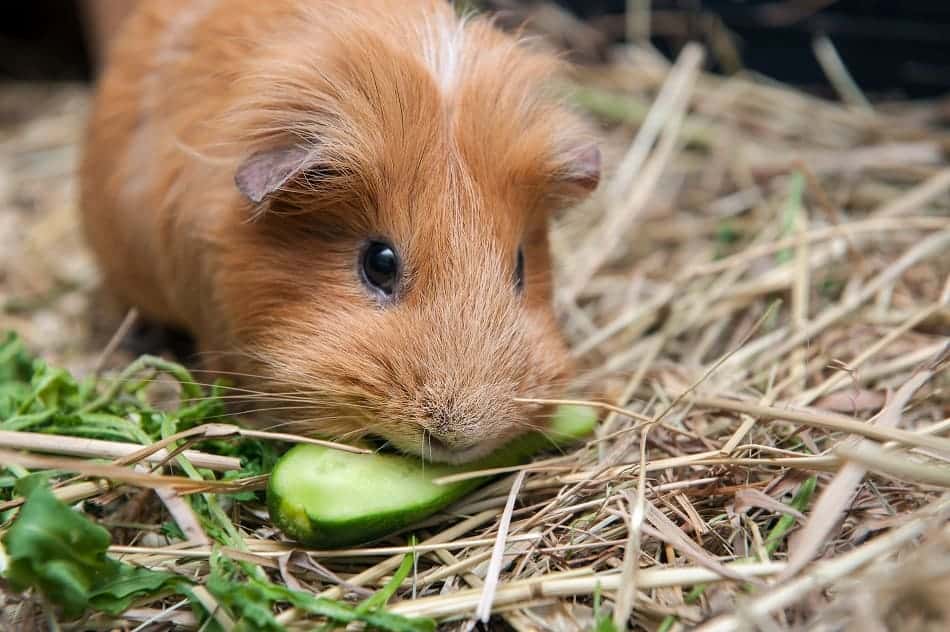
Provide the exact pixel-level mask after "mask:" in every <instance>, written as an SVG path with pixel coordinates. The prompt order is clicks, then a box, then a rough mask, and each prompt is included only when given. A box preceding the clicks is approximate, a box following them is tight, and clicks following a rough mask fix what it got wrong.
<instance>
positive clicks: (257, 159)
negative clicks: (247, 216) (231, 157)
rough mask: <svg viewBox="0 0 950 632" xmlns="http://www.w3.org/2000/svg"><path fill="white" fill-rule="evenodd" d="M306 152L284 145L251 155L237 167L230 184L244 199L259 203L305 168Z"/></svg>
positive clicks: (307, 157) (307, 152) (306, 161)
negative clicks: (232, 182)
mask: <svg viewBox="0 0 950 632" xmlns="http://www.w3.org/2000/svg"><path fill="white" fill-rule="evenodd" d="M310 153H311V152H310V151H308V150H306V149H303V148H301V147H297V146H287V147H278V148H277V149H267V150H264V151H259V152H257V153H254V154H251V155H250V156H249V157H248V158H246V159H245V160H244V162H242V163H241V164H240V165H239V166H238V169H237V172H236V173H235V174H234V183H235V184H236V185H237V188H238V190H239V191H240V192H241V194H242V195H244V197H245V198H247V199H248V200H249V201H251V202H253V203H254V204H260V203H261V202H263V201H264V199H265V198H267V197H268V196H269V195H271V194H273V193H275V192H276V191H278V190H280V188H281V187H283V186H284V185H285V184H287V182H289V181H290V180H292V179H293V178H294V177H295V176H297V175H299V174H300V173H301V172H302V171H303V170H304V169H305V168H306V167H307V163H308V160H309V158H310Z"/></svg>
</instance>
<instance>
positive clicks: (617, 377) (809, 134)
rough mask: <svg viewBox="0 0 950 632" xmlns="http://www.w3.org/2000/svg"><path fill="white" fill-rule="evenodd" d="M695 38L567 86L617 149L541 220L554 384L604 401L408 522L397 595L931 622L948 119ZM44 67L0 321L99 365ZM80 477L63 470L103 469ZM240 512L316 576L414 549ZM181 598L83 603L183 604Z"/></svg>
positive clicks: (678, 612)
mask: <svg viewBox="0 0 950 632" xmlns="http://www.w3.org/2000/svg"><path fill="white" fill-rule="evenodd" d="M825 54H826V55H828V54H830V53H829V52H828V51H825ZM701 57H702V52H701V51H700V50H699V49H697V48H692V47H690V48H687V49H686V50H685V51H684V52H683V53H682V55H681V57H680V58H679V59H678V60H677V61H676V63H674V64H672V65H671V64H670V63H669V62H667V61H666V60H664V59H662V58H661V57H659V56H658V55H657V54H655V53H654V52H652V51H650V50H647V49H642V48H641V49H628V50H623V51H619V52H618V53H617V54H616V55H615V59H614V61H612V62H611V63H609V64H605V65H601V66H597V67H587V68H584V69H581V70H580V71H578V73H577V76H576V77H575V78H574V80H575V83H574V84H573V85H570V86H566V87H565V89H566V90H567V91H568V92H569V93H570V94H571V95H572V98H573V99H574V100H575V101H576V102H577V103H578V105H579V107H580V108H581V109H583V110H585V111H587V112H588V113H589V114H590V115H591V117H592V119H594V120H596V121H598V122H599V123H600V125H601V126H602V129H603V132H604V136H605V138H606V139H607V140H606V145H605V155H606V157H607V164H608V165H612V166H613V168H614V171H615V172H614V173H613V175H612V177H610V178H609V179H608V181H607V182H606V185H605V186H602V187H601V188H600V189H599V191H598V193H597V195H596V196H595V197H594V198H593V199H592V200H590V201H589V202H588V203H586V204H584V205H583V206H582V207H580V208H577V209H573V210H572V211H570V212H566V213H563V214H562V215H561V216H559V217H558V218H557V220H556V225H555V227H554V231H553V250H554V253H555V258H556V261H557V274H558V277H559V283H558V288H559V292H558V296H557V303H558V309H559V312H560V314H561V315H562V319H563V323H564V328H565V331H566V332H567V335H568V337H569V339H570V341H571V347H572V350H573V355H574V357H575V359H576V360H577V362H578V364H579V365H580V367H581V374H580V378H579V380H578V386H577V388H576V389H575V392H574V393H573V394H574V395H575V396H576V395H577V393H583V394H584V397H585V398H588V399H590V400H596V401H597V402H599V403H601V404H603V407H604V410H605V416H604V421H603V424H602V426H601V428H600V431H599V434H598V437H597V438H596V439H595V440H593V441H591V442H589V443H588V444H587V445H585V446H583V447H579V448H578V449H577V450H575V451H573V452H571V453H570V454H567V455H564V456H562V457H559V458H556V459H551V460H546V461H539V462H537V463H535V464H533V465H532V466H529V467H528V468H523V471H515V470H508V471H507V472H505V473H504V476H502V477H501V478H500V479H499V480H498V481H497V482H494V483H492V484H490V485H488V486H487V487H485V488H483V489H482V490H480V491H478V492H477V493H475V494H473V495H472V496H471V497H469V498H467V499H465V500H464V501H462V502H460V503H459V504H457V505H456V506H454V507H452V508H451V509H449V510H447V511H445V512H443V513H440V514H438V515H437V516H434V517H433V518H431V519H429V520H427V521H426V522H425V523H424V524H423V525H421V526H420V527H419V528H418V529H417V530H416V533H417V534H418V535H419V536H420V543H419V545H418V546H416V547H415V548H416V550H417V551H418V552H419V554H420V559H419V561H418V565H417V568H416V569H414V571H413V573H412V574H411V575H410V577H409V578H408V579H406V580H405V582H404V583H403V585H402V587H401V588H400V589H399V591H398V592H397V595H396V597H395V599H394V600H393V601H391V602H390V608H389V609H390V611H392V612H396V613H402V614H411V615H422V616H434V617H438V618H439V619H440V620H442V621H443V622H445V625H446V628H447V629H452V628H453V626H463V627H464V626H466V625H467V624H468V622H470V621H472V620H473V617H474V616H475V614H476V612H478V610H477V609H478V608H480V607H481V608H488V607H490V608H491V611H492V612H493V619H492V624H493V625H494V624H496V623H497V624H498V625H501V623H502V622H504V623H505V624H507V625H509V626H511V627H512V628H514V629H517V630H535V629H558V630H573V629H590V628H591V627H592V626H593V625H594V616H595V612H594V604H595V601H598V600H599V602H600V607H599V611H598V613H597V614H598V615H599V619H600V620H601V621H602V622H604V621H607V620H610V619H611V618H613V619H614V620H616V621H617V622H619V623H624V622H627V621H629V622H630V623H631V625H632V626H633V627H634V628H635V629H645V630H657V629H662V630H673V629H683V628H684V627H692V626H698V629H702V630H733V629H740V628H743V627H761V628H763V629H792V628H796V629H803V628H808V629H832V628H834V629H845V628H848V629H850V628H851V627H857V626H872V627H873V629H902V630H903V629H911V627H908V626H912V627H913V629H932V630H938V629H939V630H943V629H948V628H950V608H948V605H947V603H946V601H947V600H946V595H947V586H948V583H947V582H948V581H950V527H948V526H947V518H948V516H950V497H948V495H947V494H946V491H945V490H946V488H947V486H948V474H947V472H948V471H950V470H948V459H950V438H948V437H947V435H948V433H950V378H948V372H947V370H946V369H947V364H948V359H950V358H948V353H950V346H948V345H950V342H948V336H950V195H948V191H950V166H948V164H947V161H946V160H945V155H944V152H945V150H946V148H947V147H948V146H950V134H948V133H947V131H946V129H945V128H941V127H940V125H939V123H940V122H939V118H938V117H939V114H938V113H935V112H931V111H929V110H926V109H924V108H922V107H921V106H920V105H919V104H901V103H889V104H884V105H881V104H873V105H869V104H867V103H866V102H865V101H863V100H862V99H863V98H862V99H859V98H858V97H857V96H854V95H852V97H853V100H854V101H855V102H856V103H857V105H855V106H853V107H848V106H844V105H840V104H836V103H831V102H826V101H821V100H818V99H815V98H812V97H810V96H808V95H805V94H802V93H800V92H796V91H794V90H791V89H789V88H786V87H783V86H781V85H776V84H775V83H772V82H769V81H767V80H765V79H762V78H760V77H750V76H745V75H742V74H740V75H736V76H733V77H729V78H722V77H714V76H711V75H707V74H704V73H702V72H700V71H699V68H700V60H701ZM832 66H833V64H832ZM848 89H852V87H849V88H848ZM35 91H36V88H23V87H20V86H6V87H4V88H3V91H2V94H3V95H4V99H5V100H4V102H3V111H4V112H5V113H9V112H13V111H14V110H16V107H15V106H14V105H12V104H14V103H19V104H20V105H21V106H23V111H21V112H19V114H18V116H11V115H10V114H5V116H4V121H7V122H4V123H2V125H3V127H2V138H3V150H2V152H0V161H2V162H3V164H2V165H0V166H2V168H0V174H3V175H2V178H0V204H2V206H3V207H4V209H3V213H2V214H0V221H2V222H3V225H4V228H3V230H2V231H0V238H2V240H3V247H2V248H0V253H2V254H0V257H2V260H0V261H2V267H0V274H2V276H0V299H2V300H3V302H4V305H5V308H4V311H3V312H2V314H0V327H2V328H13V329H15V330H18V331H20V332H21V333H22V334H23V335H24V336H25V337H26V339H27V341H28V343H29V344H30V345H31V346H32V347H33V348H34V349H37V350H39V351H40V353H41V354H43V355H44V356H46V357H47V358H50V359H53V360H54V361H57V362H62V363H65V364H66V365H68V366H70V367H71V368H73V369H74V370H76V371H78V372H90V371H92V370H94V368H95V367H96V366H97V362H98V357H99V352H100V351H101V349H102V348H103V347H104V346H105V343H106V341H107V340H108V338H109V332H106V333H105V334H103V335H100V336H99V337H98V338H97V337H95V336H90V332H89V331H88V330H86V329H85V327H84V325H82V324H81V323H82V319H81V316H82V315H83V314H85V313H87V312H86V311H85V310H87V309H90V305H93V304H94V303H95V301H94V300H93V298H91V297H92V294H91V291H92V288H93V287H94V284H95V279H94V276H93V274H92V273H91V272H90V270H89V268H88V265H87V264H88V261H87V258H86V255H85V254H84V253H83V252H82V251H81V250H80V248H81V247H80V246H79V245H78V244H77V243H76V241H75V240H76V237H75V234H74V231H75V215H74V208H73V202H72V197H71V194H72V189H73V183H72V180H71V179H70V177H69V176H70V175H71V167H70V165H72V164H73V161H74V157H75V146H76V141H77V139H78V134H79V130H80V124H81V120H82V113H83V102H84V99H83V94H82V91H81V89H79V88H75V87H58V88H55V89H52V88H51V89H50V90H49V91H48V92H47V94H46V97H45V98H46V99H47V101H45V102H44V103H46V104H48V107H39V108H37V107H36V105H35V104H36V101H37V96H36V94H35ZM9 121H13V122H12V123H11V122H9ZM618 166H619V167H618ZM124 360H126V358H123V357H122V356H121V354H120V355H119V356H118V357H117V358H116V359H115V363H120V362H122V361H124ZM570 395H571V394H570V393H565V397H567V396H570ZM84 454H87V453H84ZM45 458H47V459H48V458H50V457H45ZM41 460H42V459H41ZM44 462H45V461H44ZM92 470H95V472H93V474H96V473H98V471H99V470H96V469H95V468H91V469H90V471H92ZM127 471H128V470H127ZM149 476H151V475H149V474H138V475H135V476H132V475H131V474H129V475H128V476H127V478H128V479H134V481H133V482H136V483H141V484H146V483H143V482H142V481H143V480H144V479H147V478H148V477H149ZM155 476H156V477H157V476H159V474H155ZM812 477H814V478H815V482H816V483H817V491H816V492H815V497H814V498H812V499H811V501H810V502H809V499H808V493H807V488H808V486H809V485H810V484H811V483H812V481H811V478H812ZM176 480H177V479H176ZM182 480H185V479H182ZM256 483H257V484H259V483H260V481H256ZM156 484H157V483H156ZM74 485H84V486H85V487H83V489H82V490H78V491H79V492H80V496H71V497H70V498H71V499H73V500H76V499H77V498H81V497H86V498H89V497H93V498H95V497H96V496H97V495H103V494H109V493H111V492H110V491H107V488H105V487H103V486H98V487H97V483H96V481H95V480H90V481H86V482H79V483H75V484H74ZM209 490H210V491H214V489H213V488H211V487H204V488H201V491H209ZM512 490H514V492H512ZM803 490H804V491H803ZM74 491H77V490H74ZM515 496H517V497H516V498H515ZM793 497H794V498H793ZM510 498H511V499H515V500H514V504H509V503H508V501H509V499H510ZM506 504H508V506H507V508H506ZM796 504H799V505H801V506H796ZM261 516H262V514H261V507H260V506H259V505H257V504H256V503H243V504H240V505H237V506H235V507H234V508H233V511H232V513H231V517H232V519H233V520H234V523H235V525H236V526H237V527H238V529H240V530H241V531H240V533H241V535H242V536H243V538H244V540H243V542H244V544H245V548H244V550H240V551H239V550H236V549H231V550H227V551H226V553H227V554H228V555H232V556H234V558H235V559H241V560H246V561H251V562H253V563H256V564H259V565H260V566H261V568H263V569H265V570H266V572H267V573H268V574H269V575H270V576H271V577H272V578H273V579H275V580H276V581H279V582H282V583H285V584H287V585H290V586H294V587H299V588H301V589H304V590H308V591H311V592H313V593H315V594H319V595H323V596H327V597H332V598H343V599H348V600H352V599H358V598H362V596H363V594H364V592H362V591H361V589H371V590H375V589H376V588H378V587H380V586H383V585H385V584H386V582H387V581H388V580H389V579H390V578H391V577H392V575H393V573H394V571H395V569H396V568H397V567H398V566H399V564H400V562H401V560H402V556H403V554H404V553H405V552H406V551H407V550H408V549H407V548H406V547H405V542H406V540H405V535H402V536H395V537H393V538H390V539H389V540H387V541H385V542H382V543H376V544H374V545H373V546H372V547H364V548H360V549H355V550H350V551H342V552H341V551H335V552H321V551H299V550H298V549H295V548H294V547H293V545H292V544H290V543H286V542H284V541H282V540H281V539H280V536H279V534H277V533H275V532H274V530H273V529H271V528H269V527H267V526H266V521H264V522H262V520H261ZM802 516H804V518H802ZM182 520H183V521H186V522H187V520H188V518H187V515H186V514H185V517H183V518H182ZM194 526H195V525H191V527H192V528H194ZM197 528H198V530H199V531H200V526H198V527H197ZM499 529H501V530H500V531H499ZM143 533H146V531H143ZM145 539H146V540H147V545H139V544H137V543H136V544H131V545H125V544H123V545H116V546H114V547H113V553H114V554H116V555H119V554H121V555H122V557H123V559H124V560H126V561H129V562H134V563H136V564H141V565H146V566H150V567H155V568H161V567H174V568H175V569H176V570H177V571H178V572H180V573H186V574H188V575H189V576H192V577H198V578H201V577H202V576H203V574H205V573H207V571H208V557H209V556H210V554H211V549H210V548H209V546H208V545H207V544H203V545H200V544H199V545H193V546H190V547H184V546H182V544H181V543H172V542H169V541H168V540H167V538H164V537H159V536H157V535H155V534H154V533H150V534H149V537H147V538H145ZM205 542H207V540H205ZM496 574H497V575H496ZM740 579H741V580H742V581H738V580H740ZM496 580H497V581H496ZM201 594H202V595H203V596H204V598H206V599H207V600H209V609H214V599H213V597H212V596H211V595H210V594H208V593H201ZM412 596H415V599H412ZM6 598H7V600H8V601H10V600H14V601H15V600H17V599H19V597H17V596H14V595H10V594H7V595H6ZM184 604H185V602H184V601H181V600H178V599H166V600H156V601H153V602H151V603H141V604H136V606H135V607H134V608H133V609H131V610H129V611H127V612H126V613H125V614H124V615H122V616H121V617H118V618H109V617H105V616H104V615H96V616H94V617H92V618H91V619H89V620H88V621H87V622H86V624H87V625H89V626H92V627H94V628H102V629H106V628H110V627H121V626H125V627H126V628H129V629H131V628H135V629H167V628H169V627H171V626H173V625H177V626H180V627H182V628H186V629H189V628H196V627H197V625H198V622H197V620H196V619H195V617H194V616H193V615H192V614H191V613H190V612H189V611H188V610H187V609H186V608H182V606H183V605H184ZM7 612H8V613H10V612H13V610H11V609H9V608H8V610H7ZM611 613H612V614H611ZM35 614H36V611H35V610H31V609H29V608H27V609H24V608H20V609H17V610H15V612H14V614H13V615H9V614H8V616H19V617H23V618H22V619H19V620H18V621H20V622H21V623H23V622H26V621H32V620H33V619H32V618H31V617H33V616H35ZM278 618H279V620H280V621H281V622H283V623H284V624H286V625H288V626H289V627H292V628H299V629H309V628H310V627H311V626H312V625H313V624H314V621H313V620H308V619H307V618H306V617H304V616H303V615H302V613H301V612H300V611H298V610H295V609H287V610H284V611H282V612H281V613H280V614H279V616H278ZM217 620H218V622H219V623H220V624H221V625H222V626H223V627H224V628H225V629H228V627H229V625H233V621H230V619H229V617H228V615H227V613H225V612H223V611H219V614H218V615H217ZM123 622H124V623H123ZM453 622H455V623H453ZM136 626H138V627H136Z"/></svg>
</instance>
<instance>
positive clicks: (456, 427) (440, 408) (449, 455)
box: [422, 397, 512, 463]
mask: <svg viewBox="0 0 950 632" xmlns="http://www.w3.org/2000/svg"><path fill="white" fill-rule="evenodd" d="M422 409H423V411H424V412H423V416H424V418H425V420H424V422H423V424H422V425H423V437H422V452H423V456H424V457H426V458H428V459H431V460H433V461H443V462H449V463H463V462H466V461H471V460H473V459H477V458H479V457H481V456H484V455H486V454H488V453H489V452H491V451H492V450H494V449H495V448H497V447H499V446H500V445H501V444H502V443H504V442H505V440H507V439H509V438H510V437H511V432H506V431H505V430H506V429H510V428H511V427H512V424H511V423H509V422H508V420H509V418H510V417H511V411H510V410H507V407H506V406H504V405H499V403H498V402H495V405H492V403H490V402H488V401H484V400H482V401H469V402H466V401H460V400H459V399H456V398H454V397H447V398H435V399H429V398H427V399H426V400H425V401H424V402H423V405H422Z"/></svg>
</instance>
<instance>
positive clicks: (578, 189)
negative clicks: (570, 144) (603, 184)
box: [559, 143, 601, 198]
mask: <svg viewBox="0 0 950 632" xmlns="http://www.w3.org/2000/svg"><path fill="white" fill-rule="evenodd" d="M600 172H601V157H600V148H599V147H598V146H597V145H595V144H593V143H591V144H589V145H583V146H582V147H580V148H578V149H575V150H574V151H573V152H571V153H570V155H569V156H568V157H567V161H566V162H565V164H564V167H563V168H562V169H561V170H560V174H559V175H560V177H559V180H560V181H561V183H562V184H564V185H565V186H566V187H567V189H568V191H567V193H568V194H569V195H572V196H576V197H579V198H580V197H585V196H586V195H587V194H589V193H591V192H592V191H593V190H594V189H596V188H597V185H598V184H599V183H600Z"/></svg>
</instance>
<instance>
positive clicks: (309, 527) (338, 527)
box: [267, 406, 597, 548]
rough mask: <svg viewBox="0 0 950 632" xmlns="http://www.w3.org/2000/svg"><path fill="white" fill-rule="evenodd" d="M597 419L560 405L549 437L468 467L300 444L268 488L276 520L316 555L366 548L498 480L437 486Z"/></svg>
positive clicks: (580, 433)
mask: <svg viewBox="0 0 950 632" xmlns="http://www.w3.org/2000/svg"><path fill="white" fill-rule="evenodd" d="M596 425H597V412H596V411H595V410H593V409H592V408H589V407H585V406H560V407H559V408H558V409H557V411H556V412H555V414H554V417H553V419H552V421H551V424H550V426H549V427H548V428H546V429H545V430H544V432H533V433H529V434H527V435H523V436H521V437H519V438H517V439H515V440H514V441H512V442H510V443H509V444H508V445H506V446H504V447H502V448H500V449H499V450H497V451H495V452H494V453H492V454H490V455H488V456H486V457H484V458H482V459H478V460H476V461H473V462H471V463H466V464H464V465H446V464H435V463H426V462H424V461H422V460H421V459H419V458H418V457H412V456H403V455H397V454H353V453H350V452H343V451H341V450H335V449H332V448H327V447H323V446H317V445H310V444H300V445H297V446H296V447H294V448H292V449H290V450H289V451H288V452H287V453H286V454H284V456H282V457H281V458H280V460H279V461H278V462H277V465H276V466H275V467H274V470H273V472H272V473H271V476H270V481H269V483H268V487H267V505H268V509H269V510H270V515H271V519H272V520H273V521H274V523H275V524H276V525H277V526H278V527H279V528H280V529H281V530H282V531H283V532H284V534H286V535H287V536H288V537H290V538H292V539H294V540H296V541H298V542H300V543H302V544H304V545H306V546H310V547H314V548H339V547H345V546H352V545H356V544H364V543H366V542H369V541H372V540H376V539H378V538H381V537H383V536H386V535H388V534H391V533H394V532H396V531H400V530H402V529H405V528H406V527H409V526H412V525H413V524H415V523H417V522H419V521H421V520H424V519H425V518H427V517H429V516H431V515H432V514H434V513H436V512H437V511H439V510H441V509H444V508H445V507H447V506H448V505H451V504H452V503H453V502H455V501H457V500H459V499H461V498H463V497H464V496H466V495H467V494H469V493H471V492H472V491H474V490H475V489H477V488H478V487H480V486H482V485H484V484H485V483H486V482H488V481H489V480H491V478H492V477H491V476H479V477H476V478H468V479H464V480H459V481H456V482H451V483H445V484H437V483H436V482H435V481H436V479H439V478H443V477H446V476H451V475H454V474H464V473H467V472H475V471H480V470H489V469H494V468H499V467H511V466H516V465H522V464H524V463H527V462H528V461H530V459H531V457H532V456H533V455H535V454H536V453H538V452H540V451H542V450H545V449H549V448H552V447H561V446H564V445H566V444H570V443H573V442H575V441H577V440H579V439H582V438H584V437H586V436H587V435H589V434H590V433H592V432H593V430H594V427H595V426H596Z"/></svg>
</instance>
